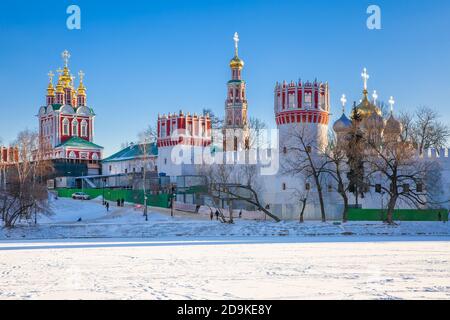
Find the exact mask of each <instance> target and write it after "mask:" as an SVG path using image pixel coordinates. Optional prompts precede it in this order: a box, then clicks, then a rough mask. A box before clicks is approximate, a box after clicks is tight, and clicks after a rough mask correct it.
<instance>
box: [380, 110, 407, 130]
mask: <svg viewBox="0 0 450 320" xmlns="http://www.w3.org/2000/svg"><path fill="white" fill-rule="evenodd" d="M402 129H403V126H402V124H401V123H400V121H398V120H397V119H395V118H394V115H393V114H392V112H391V115H390V117H389V119H388V120H387V121H386V126H385V127H384V133H386V134H394V135H397V134H400V133H402Z"/></svg>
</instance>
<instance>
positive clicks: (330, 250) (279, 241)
mask: <svg viewBox="0 0 450 320" xmlns="http://www.w3.org/2000/svg"><path fill="white" fill-rule="evenodd" d="M54 205H55V214H54V215H53V216H51V217H40V219H39V223H38V225H37V226H34V225H29V226H26V225H22V226H20V227H18V228H16V229H13V230H5V229H0V299H91V298H92V299H185V298H186V299H408V298H409V299H450V228H449V224H448V223H442V222H428V223H414V222H409V223H400V224H399V225H397V226H387V225H384V224H382V223H373V222H372V223H367V222H360V223H347V224H345V225H343V224H339V223H333V222H328V223H325V224H324V223H321V222H307V223H305V224H299V223H298V222H295V221H290V222H281V223H273V222H270V221H259V222H257V221H249V220H244V219H243V220H241V219H238V220H236V223H235V224H233V225H229V224H222V223H220V222H218V221H209V219H205V217H203V218H202V217H199V218H196V217H192V215H191V216H190V217H189V216H188V215H187V216H185V217H179V216H178V217H176V218H171V217H170V216H169V215H168V214H167V212H166V213H165V214H164V213H156V212H151V213H150V215H149V221H147V222H145V221H144V220H143V217H142V212H138V211H135V210H134V209H133V208H132V207H131V206H128V207H127V206H126V207H125V208H117V207H114V206H112V207H111V211H110V212H106V211H105V209H104V207H103V206H102V205H101V204H100V203H99V201H97V200H95V201H85V202H81V201H73V200H70V199H60V200H58V201H57V202H55V203H54ZM79 218H82V220H81V221H80V222H78V221H77V220H78V219H79Z"/></svg>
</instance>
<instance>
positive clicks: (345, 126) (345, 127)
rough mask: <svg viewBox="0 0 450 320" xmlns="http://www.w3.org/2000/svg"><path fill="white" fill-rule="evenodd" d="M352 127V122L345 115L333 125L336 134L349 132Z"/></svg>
mask: <svg viewBox="0 0 450 320" xmlns="http://www.w3.org/2000/svg"><path fill="white" fill-rule="evenodd" d="M351 127H352V121H351V120H350V119H349V118H347V116H346V115H345V113H342V116H341V117H340V118H339V119H338V120H337V121H336V122H335V123H334V124H333V130H334V132H336V133H345V132H348V131H349V130H350V129H351Z"/></svg>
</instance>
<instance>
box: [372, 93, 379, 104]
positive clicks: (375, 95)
mask: <svg viewBox="0 0 450 320" xmlns="http://www.w3.org/2000/svg"><path fill="white" fill-rule="evenodd" d="M372 98H373V104H377V99H378V94H377V90H373V94H372Z"/></svg>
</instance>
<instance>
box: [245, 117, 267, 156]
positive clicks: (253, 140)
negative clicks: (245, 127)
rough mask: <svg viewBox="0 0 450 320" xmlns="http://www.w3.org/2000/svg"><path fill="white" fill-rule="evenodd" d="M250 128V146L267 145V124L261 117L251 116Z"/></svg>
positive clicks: (259, 146) (260, 146) (261, 146)
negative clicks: (265, 135)
mask: <svg viewBox="0 0 450 320" xmlns="http://www.w3.org/2000/svg"><path fill="white" fill-rule="evenodd" d="M249 129H250V130H249V148H250V149H251V148H253V149H256V148H263V147H265V142H266V141H265V139H264V133H265V130H267V124H266V123H265V122H264V121H262V120H261V119H259V118H255V117H250V119H249Z"/></svg>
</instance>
